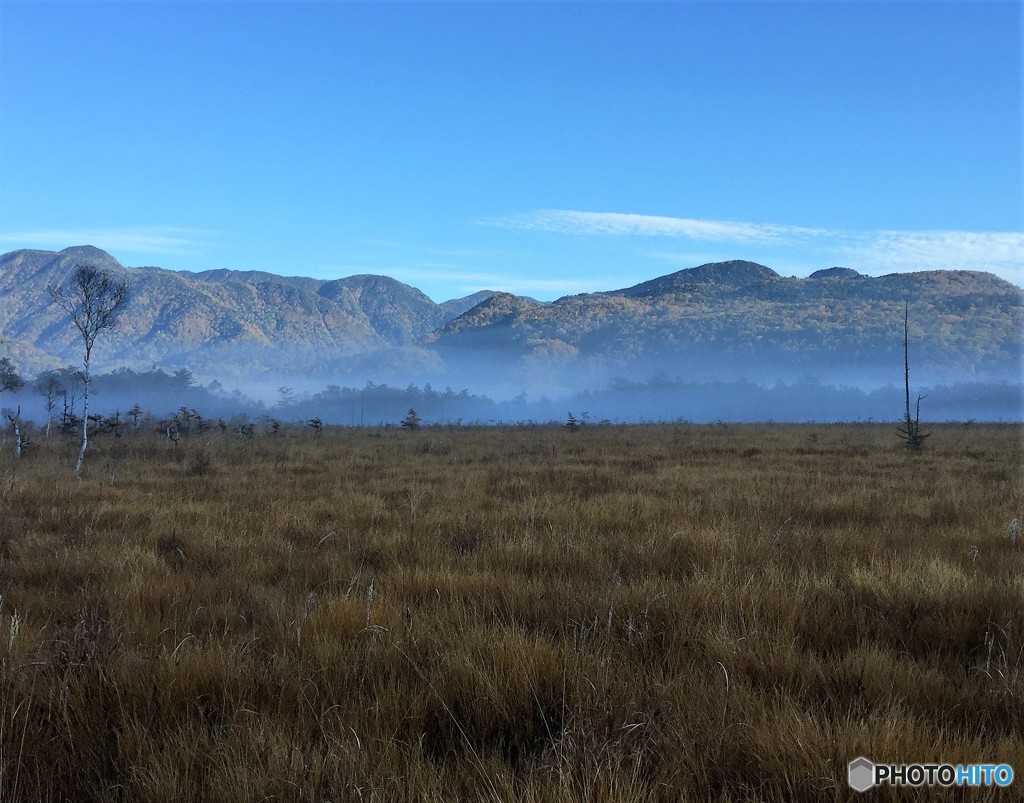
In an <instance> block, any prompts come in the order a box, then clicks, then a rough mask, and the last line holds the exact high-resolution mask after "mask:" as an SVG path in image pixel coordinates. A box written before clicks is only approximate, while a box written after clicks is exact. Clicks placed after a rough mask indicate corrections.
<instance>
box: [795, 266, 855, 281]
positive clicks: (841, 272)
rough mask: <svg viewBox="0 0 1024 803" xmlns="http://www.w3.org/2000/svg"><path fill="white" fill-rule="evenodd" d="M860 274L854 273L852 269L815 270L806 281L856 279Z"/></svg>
mask: <svg viewBox="0 0 1024 803" xmlns="http://www.w3.org/2000/svg"><path fill="white" fill-rule="evenodd" d="M861 275H862V274H860V273H858V272H857V271H855V270H854V269H853V268H825V269H824V270H816V271H814V273H812V274H811V275H810V276H808V277H807V278H808V279H856V278H857V277H858V276H861Z"/></svg>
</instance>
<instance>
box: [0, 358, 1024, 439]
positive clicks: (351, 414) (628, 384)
mask: <svg viewBox="0 0 1024 803" xmlns="http://www.w3.org/2000/svg"><path fill="white" fill-rule="evenodd" d="M24 378H25V380H26V384H25V387H23V388H21V389H20V390H18V391H17V392H8V393H4V394H3V397H0V403H2V405H3V407H4V408H6V409H9V410H13V409H16V408H17V407H19V406H20V408H21V416H22V418H23V419H24V420H27V421H32V422H34V423H35V424H37V425H39V426H43V425H45V423H46V421H47V419H48V418H49V420H50V421H51V422H52V423H53V424H55V425H59V424H61V423H62V422H63V423H65V424H67V423H68V420H69V417H70V418H71V419H72V420H73V419H74V417H75V415H76V414H77V415H80V412H81V396H82V392H81V391H82V387H81V376H80V374H79V372H78V370H77V369H76V368H74V367H68V368H65V369H60V370H57V371H47V372H45V373H43V374H40V375H39V376H37V377H24ZM295 379H296V378H295V377H293V378H291V381H289V379H288V378H282V379H281V380H280V384H278V385H277V386H276V387H274V390H273V392H272V394H268V393H267V389H268V388H270V387H272V386H273V381H272V380H270V379H268V378H266V377H264V378H263V381H262V382H261V384H260V385H259V386H258V387H256V386H254V388H252V389H250V393H246V392H244V391H243V390H239V389H234V388H228V387H225V386H223V385H222V384H221V383H220V382H218V381H216V380H213V381H210V382H208V383H205V384H203V383H202V382H200V381H197V379H196V378H195V377H194V376H193V374H192V373H191V372H190V371H188V370H186V369H180V370H178V371H176V372H173V373H169V372H166V371H163V370H159V369H156V370H151V371H141V372H140V371H133V370H131V369H127V368H120V369H117V370H115V371H112V372H109V373H106V374H99V375H96V376H94V377H93V380H92V386H91V391H90V415H93V414H95V415H97V416H100V417H111V416H117V418H118V419H119V420H121V421H125V420H127V417H128V414H129V411H131V410H134V411H135V414H134V419H135V422H136V423H138V425H139V426H140V427H141V426H151V427H161V426H165V425H166V422H168V421H170V420H171V419H173V418H174V417H175V415H179V414H180V413H181V412H183V411H190V412H192V413H198V414H199V415H200V416H202V417H203V418H204V419H206V420H208V421H212V422H215V421H217V420H218V419H219V420H221V421H223V422H224V423H225V424H228V423H231V424H232V425H234V426H237V425H238V424H239V422H255V423H257V424H263V425H266V426H270V425H271V423H272V422H273V421H278V422H281V423H293V422H301V423H305V422H308V421H309V420H310V419H314V418H318V419H320V420H322V421H323V423H325V424H333V425H341V426H373V427H379V426H388V425H397V424H398V423H399V422H401V421H402V419H403V418H404V417H405V415H406V414H407V413H408V411H409V410H410V409H414V410H415V411H416V412H417V414H418V415H419V417H420V419H421V420H422V422H423V423H424V424H425V425H431V424H437V425H459V424H462V425H470V424H474V425H477V424H485V425H486V424H515V423H530V422H533V423H549V422H564V421H566V420H567V418H568V416H569V415H570V414H572V415H573V416H574V417H575V418H576V419H578V420H580V421H581V422H589V423H600V422H611V423H633V422H655V421H690V422H694V423H709V422H716V421H731V422H760V421H776V422H801V421H816V422H833V421H876V422H886V421H896V420H897V419H899V418H900V416H901V414H902V410H903V404H904V388H903V386H902V384H898V383H891V384H885V385H881V386H876V387H873V388H869V387H857V386H853V385H840V384H826V383H823V382H821V381H819V380H817V379H815V378H813V377H807V378H804V379H802V380H796V381H776V382H772V383H768V382H761V383H758V382H754V381H751V380H748V379H745V378H735V379H729V380H719V381H693V380H687V379H684V378H682V377H679V376H671V375H669V374H667V373H664V372H662V373H658V374H655V375H652V376H649V377H646V378H644V379H627V378H623V377H613V378H611V379H610V380H608V381H607V382H606V383H605V384H604V385H602V386H600V387H592V388H581V389H579V390H576V391H575V392H568V393H566V392H563V393H560V394H553V393H552V394H546V393H545V392H543V390H540V391H538V392H536V393H534V392H531V391H530V390H523V391H521V392H520V393H519V394H517V395H515V396H508V395H506V396H504V397H496V396H492V395H489V394H486V393H481V392H476V391H474V390H473V389H471V388H466V387H458V388H456V387H453V386H451V385H446V386H444V387H438V386H435V385H434V384H432V383H430V382H429V381H428V382H422V383H406V384H400V383H395V382H392V383H390V384H389V383H378V382H373V381H366V382H364V383H362V384H356V383H352V382H349V383H340V382H339V383H337V384H336V383H330V382H325V383H324V384H320V385H318V384H316V383H314V382H311V381H300V382H296V381H294V380H295ZM47 387H49V393H50V399H49V403H50V407H51V409H50V410H49V412H48V411H47ZM911 393H912V402H913V401H914V400H915V399H916V397H917V396H918V395H921V396H923V397H924V398H923V400H922V403H921V417H922V420H924V421H972V420H973V421H1020V420H1024V391H1022V386H1021V384H1020V383H1012V382H1007V381H975V382H952V383H947V384H930V385H928V386H920V385H917V384H912V386H911Z"/></svg>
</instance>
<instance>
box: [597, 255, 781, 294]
mask: <svg viewBox="0 0 1024 803" xmlns="http://www.w3.org/2000/svg"><path fill="white" fill-rule="evenodd" d="M778 278H780V277H779V274H777V273H776V272H775V271H773V270H772V269H771V268H769V267H766V266H764V265H760V264H758V263H757V262H748V261H747V260H744V259H731V260H729V261H727V262H709V263H707V264H705V265H698V266H697V267H696V268H685V269H684V270H680V271H676V272H675V273H670V274H668V275H667V276H659V277H658V278H657V279H651V280H650V281H647V282H641V283H640V284H637V285H634V286H633V287H627V288H625V289H624V290H613V291H611V292H609V293H605V295H616V296H649V295H658V294H660V293H664V292H669V291H672V290H674V289H676V288H679V287H685V286H688V285H698V284H704V285H717V286H719V287H728V288H740V287H746V286H748V285H751V284H757V283H758V282H764V281H768V280H771V279H778Z"/></svg>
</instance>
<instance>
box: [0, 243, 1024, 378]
mask: <svg viewBox="0 0 1024 803" xmlns="http://www.w3.org/2000/svg"><path fill="white" fill-rule="evenodd" d="M85 263H88V264H93V265H96V266H98V267H101V268H105V269H107V270H110V271H111V272H113V273H115V274H117V275H119V276H123V277H125V278H127V279H128V280H129V281H130V283H131V286H132V299H131V302H130V305H129V307H128V308H127V309H126V311H125V313H124V315H123V316H122V320H121V323H120V325H119V327H118V329H117V330H116V331H115V332H112V333H110V334H109V336H107V335H105V336H104V337H102V338H101V339H100V340H98V341H97V345H96V352H95V358H94V359H95V363H96V364H97V365H101V364H102V365H104V366H109V367H116V366H122V365H123V366H126V367H131V368H137V369H146V368H150V367H153V366H159V367H163V368H168V369H176V368H180V367H185V368H188V369H189V370H190V371H192V372H193V373H194V374H195V375H196V376H197V377H203V378H206V377H208V378H210V379H213V378H217V379H222V380H224V379H227V380H231V379H235V380H241V379H244V378H253V377H259V376H271V375H273V376H286V377H287V376H292V377H299V376H306V377H317V378H325V379H328V380H329V381H343V380H346V379H347V378H357V379H361V381H365V380H366V379H374V380H375V381H380V380H381V379H384V380H388V379H390V380H395V379H398V380H399V381H401V380H402V378H403V377H404V378H406V379H407V381H413V380H417V381H424V380H426V381H435V382H449V383H450V384H454V385H458V386H465V385H467V384H469V383H487V385H488V386H491V387H493V386H494V385H495V383H497V384H499V385H503V386H505V387H506V389H509V390H511V389H513V388H515V387H521V388H529V387H531V386H536V385H539V384H544V386H545V388H547V387H551V386H558V385H561V386H568V387H577V388H578V387H579V386H580V383H583V382H590V383H593V382H603V381H607V380H608V379H609V378H611V377H615V376H629V377H631V378H635V377H638V376H643V375H646V376H650V375H653V374H656V373H659V372H660V373H666V374H668V375H671V376H684V377H687V378H692V379H697V380H704V381H707V380H714V379H727V378H733V377H736V376H744V377H747V378H750V379H754V380H759V381H770V380H772V379H776V380H779V379H783V380H784V379H789V378H793V377H797V378H806V377H819V378H821V379H823V380H827V381H832V382H835V381H843V380H845V381H849V382H851V383H852V382H855V381H863V380H869V381H874V382H884V381H892V382H896V381H898V380H901V379H902V374H901V372H900V371H901V369H902V358H903V351H902V350H903V341H902V336H903V312H904V304H905V303H906V304H908V306H909V319H910V340H911V351H912V360H913V368H914V369H915V371H917V372H919V374H920V375H922V376H927V377H928V378H929V379H931V380H932V381H950V380H953V381H958V380H963V379H985V380H991V379H996V380H1001V381H1010V382H1019V381H1020V370H1021V349H1022V330H1024V293H1022V290H1021V288H1019V287H1017V286H1015V285H1013V284H1011V283H1009V282H1007V281H1004V280H1002V279H1000V278H998V277H996V276H994V275H992V274H989V273H981V272H973V271H959V270H935V271H924V272H919V273H904V274H892V275H888V276H880V277H872V276H867V275H864V274H862V273H859V272H858V271H856V270H852V269H849V268H828V269H825V270H820V271H818V272H816V273H813V274H811V275H810V276H809V277H807V278H794V277H783V276H780V275H779V274H778V273H776V272H775V271H773V270H772V269H770V268H768V267H765V266H764V265H759V264H756V263H753V262H746V261H740V260H736V261H730V262H719V263H711V264H707V265H701V266H698V267H694V268H688V269H685V270H680V271H677V272H675V273H672V274H669V275H666V276H661V277H657V278H654V279H651V280H650V281H646V282H642V283H640V284H637V285H635V286H632V287H627V288H623V289H621V290H615V291H609V292H601V293H586V294H580V295H572V296H566V297H564V298H561V299H558V300H557V301H554V302H551V303H540V302H538V301H535V300H533V299H529V298H524V297H520V296H515V295H511V294H508V293H503V292H496V291H481V292H479V293H475V294H473V295H470V296H466V297H464V298H458V299H452V300H450V301H445V302H444V303H440V304H438V303H435V302H434V301H432V300H431V299H430V298H428V297H427V296H426V295H425V294H424V293H422V292H421V291H419V290H417V289H416V288H414V287H410V286H409V285H406V284H403V283H401V282H399V281H396V280H395V279H392V278H389V277H386V276H371V275H361V276H350V277H348V278H343V279H337V280H331V281H326V280H319V279H312V278H304V277H295V276H277V275H275V274H271V273H263V272H258V271H230V270H211V271H204V272H200V273H192V272H187V271H170V270H165V269H162V268H156V267H141V268H125V267H123V266H122V265H120V264H119V263H118V262H117V260H115V259H114V258H113V257H111V256H110V255H109V254H107V253H106V252H104V251H102V250H100V249H97V248H94V247H91V246H78V247H73V248H67V249H65V250H63V251H60V252H53V251H36V250H20V251H12V252H10V253H7V254H3V255H2V256H0V300H2V304H0V338H2V339H3V345H2V346H0V351H2V352H3V353H8V354H10V355H11V356H12V357H13V359H14V360H15V362H16V364H18V365H19V366H20V367H21V368H22V370H23V372H25V373H26V374H29V375H31V374H33V373H35V372H38V371H40V370H43V369H46V368H51V367H57V366H62V365H66V364H74V363H77V362H79V361H80V359H81V354H80V352H81V348H80V344H79V340H78V336H77V333H75V332H74V331H73V329H72V328H71V326H70V324H69V323H68V321H67V319H66V316H65V315H64V313H63V312H62V311H61V310H59V309H58V308H57V307H55V306H54V305H53V304H51V303H50V300H49V295H48V292H47V287H48V285H52V284H57V283H61V282H63V281H64V280H65V279H66V278H67V276H68V275H69V274H70V272H71V271H72V270H73V269H74V267H75V266H76V265H79V264H85Z"/></svg>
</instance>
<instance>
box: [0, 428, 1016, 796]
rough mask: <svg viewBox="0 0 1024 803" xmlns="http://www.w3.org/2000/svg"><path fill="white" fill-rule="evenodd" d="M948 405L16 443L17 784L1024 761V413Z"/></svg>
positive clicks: (0, 475) (783, 786)
mask: <svg viewBox="0 0 1024 803" xmlns="http://www.w3.org/2000/svg"><path fill="white" fill-rule="evenodd" d="M933 433H934V434H933V435H932V438H931V439H930V440H929V442H928V446H929V448H928V449H927V450H926V451H925V453H923V454H921V455H918V456H911V455H907V454H906V453H905V452H904V451H902V450H901V448H900V446H899V441H898V440H897V439H896V437H895V436H894V434H893V430H892V427H888V426H810V425H808V426H802V427H772V426H759V427H746V426H743V427H741V426H711V427H696V426H693V427H690V426H668V425H666V426H635V427H588V428H585V429H583V430H582V431H580V432H577V433H569V432H566V431H564V430H561V429H559V428H554V427H551V428H543V427H539V428H523V429H491V430H472V429H464V430H459V429H443V430H429V429H427V430H421V431H418V432H403V431H395V430H388V431H377V432H370V431H367V430H347V431H340V430H335V431H330V432H326V433H325V435H324V437H322V438H320V439H314V438H313V437H312V435H311V433H309V432H308V431H307V432H301V431H298V430H293V431H289V432H283V433H282V434H280V435H278V436H273V437H272V436H269V435H263V436H258V437H257V438H256V439H255V441H253V442H246V441H243V440H241V439H239V438H237V437H232V436H230V435H223V436H222V435H220V434H216V435H209V436H206V437H202V438H198V437H197V438H192V439H182V441H181V442H180V443H179V444H178V445H177V446H175V445H174V444H172V443H170V442H168V441H166V440H161V439H159V438H158V437H156V436H150V435H142V436H138V437H130V436H126V437H124V438H122V439H119V440H114V439H106V440H104V439H103V438H95V439H94V440H93V441H91V442H90V451H89V454H88V456H87V459H86V465H85V470H84V478H83V479H82V480H81V481H76V480H75V479H74V478H73V477H72V471H71V464H72V461H73V458H74V451H75V448H74V447H75V444H73V443H71V442H62V441H60V440H59V439H53V440H51V441H49V442H46V443H43V444H42V445H41V446H39V447H38V448H37V449H36V450H35V452H33V453H30V454H29V455H27V456H26V457H25V458H24V459H23V460H22V461H21V462H20V464H15V462H14V459H13V456H12V454H11V451H12V450H11V449H10V448H8V446H9V444H4V445H3V448H4V452H3V454H2V455H0V482H2V486H0V505H2V518H0V593H2V594H3V599H2V606H0V799H2V800H5V801H6V800H76V801H85V800H104V801H105V800H110V801H114V800H117V801H122V800H123V801H189V800H195V801H201V800H203V801H211V800H217V801H255V800H271V799H272V800H304V801H305V800H308V801H322V800H344V801H349V800H351V801H356V800H362V801H442V800H444V801H448V800H452V801H454V800H494V801H497V800H509V801H512V800H516V801H520V800H521V801H559V802H563V801H565V802H568V801H636V800H665V801H669V800H692V801H703V800H718V801H734V800H735V801H738V800H791V801H818V800H850V799H853V798H855V797H856V795H855V794H854V793H852V792H851V791H850V790H849V789H848V787H847V784H846V764H847V762H848V761H849V760H850V759H852V758H853V757H855V756H858V755H861V754H863V755H866V756H869V757H872V758H874V759H876V760H879V761H893V762H904V761H907V762H909V761H936V760H946V761H952V762H958V761H962V762H996V763H1001V762H1008V763H1010V764H1013V765H1014V766H1015V768H1016V769H1017V770H1018V771H1019V772H1021V771H1024V760H1022V759H1024V676H1022V670H1024V620H1022V616H1024V542H1016V543H1014V542H1011V540H1010V539H1008V538H1006V537H1005V535H1006V528H1007V525H1008V523H1009V522H1010V520H1011V519H1013V518H1014V517H1021V515H1022V513H1024V500H1022V482H1021V480H1022V477H1021V473H1022V472H1021V429H1020V428H1019V427H1014V426H941V427H934V428H933ZM41 441H42V439H41V438H39V439H37V442H41ZM1018 785H1019V782H1018ZM872 794H873V799H876V798H877V799H897V798H898V799H900V800H915V799H917V800H923V799H928V798H929V797H931V796H932V795H933V794H934V792H929V790H927V789H921V790H917V791H916V792H915V791H913V790H901V791H900V793H899V794H898V795H897V794H893V793H891V790H876V791H875V792H873V793H872ZM960 794H961V796H962V799H965V800H966V799H970V800H985V799H995V797H996V793H995V792H994V791H987V790H979V789H974V790H963V791H962V792H961V793H960ZM887 796H888V797H887ZM948 797H953V796H948ZM953 799H956V798H955V797H953Z"/></svg>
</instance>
